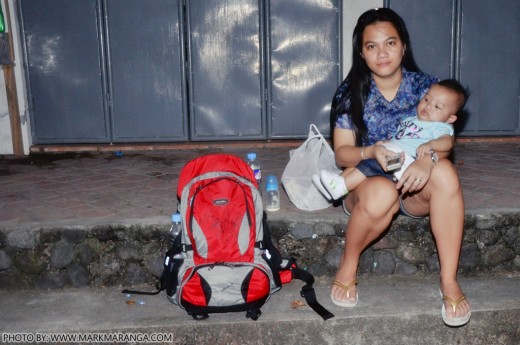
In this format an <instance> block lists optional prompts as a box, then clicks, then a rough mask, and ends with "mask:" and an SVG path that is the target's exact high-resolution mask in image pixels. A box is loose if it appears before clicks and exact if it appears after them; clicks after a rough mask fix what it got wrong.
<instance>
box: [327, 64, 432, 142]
mask: <svg viewBox="0 0 520 345" xmlns="http://www.w3.org/2000/svg"><path fill="white" fill-rule="evenodd" d="M437 81H439V79H438V78H436V77H432V76H430V75H427V74H424V73H418V72H408V71H406V70H405V69H404V68H403V80H402V82H401V85H400V86H399V90H398V91H397V94H396V96H395V98H394V99H393V100H392V101H390V102H389V101H387V100H386V99H385V98H384V97H383V95H382V94H381V92H379V89H378V88H377V86H376V84H375V82H374V79H372V85H371V86H370V92H369V94H368V99H367V102H366V104H365V114H364V119H365V124H366V126H367V131H368V134H367V139H364V141H363V145H373V144H375V142H376V141H378V140H388V139H390V138H391V137H392V135H393V134H394V133H395V132H396V131H397V127H398V126H399V122H401V120H403V119H405V118H407V117H410V116H415V115H416V108H417V104H419V101H420V100H421V98H422V97H423V96H424V95H425V94H426V92H427V91H428V89H429V88H430V86H431V85H432V84H434V83H435V82H437ZM347 86H348V85H347V83H343V84H342V85H340V86H339V87H338V90H337V91H336V94H335V95H334V97H335V98H336V100H337V101H340V99H341V95H342V94H343V93H344V92H345V90H346V89H347ZM341 108H342V109H344V110H345V112H344V113H342V114H339V116H338V118H337V120H336V124H335V126H336V128H344V129H352V124H351V121H350V114H349V113H348V109H349V108H350V99H347V100H346V101H345V102H344V104H343V105H342V107H341Z"/></svg>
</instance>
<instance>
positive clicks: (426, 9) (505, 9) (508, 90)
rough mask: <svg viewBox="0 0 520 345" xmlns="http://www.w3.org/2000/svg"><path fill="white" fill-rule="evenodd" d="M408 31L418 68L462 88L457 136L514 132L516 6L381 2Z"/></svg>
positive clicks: (518, 90)
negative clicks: (465, 89) (466, 93)
mask: <svg viewBox="0 0 520 345" xmlns="http://www.w3.org/2000/svg"><path fill="white" fill-rule="evenodd" d="M386 2H387V5H389V6H390V7H391V8H393V9H395V10H396V11H397V12H398V13H399V14H401V15H402V17H403V19H404V21H405V22H406V25H407V27H408V29H409V31H410V36H411V40H412V46H413V49H414V55H415V57H416V60H417V62H418V64H419V66H420V67H421V68H422V69H423V70H424V71H425V72H428V73H430V74H434V75H437V76H439V77H440V78H448V77H454V78H457V79H460V81H461V82H462V83H463V84H464V85H468V86H469V89H470V92H471V96H470V98H469V100H468V103H467V105H466V109H467V113H468V114H467V115H468V116H467V117H464V118H462V119H459V120H457V122H456V123H455V127H456V128H457V129H458V131H459V132H458V135H459V136H483V135H500V136H507V135H519V134H520V64H519V63H518V57H519V56H520V45H519V44H518V42H520V21H519V20H518V18H520V2H519V1H517V0H504V1H487V0H438V1H415V0H391V1H389V0H387V1H386Z"/></svg>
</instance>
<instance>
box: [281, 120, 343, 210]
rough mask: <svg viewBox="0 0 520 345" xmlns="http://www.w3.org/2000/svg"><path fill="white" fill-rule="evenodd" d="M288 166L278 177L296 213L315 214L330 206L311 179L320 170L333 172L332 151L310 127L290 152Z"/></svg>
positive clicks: (322, 138) (314, 129)
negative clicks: (299, 144)
mask: <svg viewBox="0 0 520 345" xmlns="http://www.w3.org/2000/svg"><path fill="white" fill-rule="evenodd" d="M289 157H290V158H289V163H287V166H286V167H285V170H284V172H283V174H282V185H283V187H284V189H285V191H286V192H287V196H288V197H289V200H291V202H292V203H293V204H294V205H295V206H296V207H297V208H299V209H300V210H305V211H315V210H321V209H325V208H327V207H329V206H330V205H331V203H330V202H329V201H328V200H327V199H326V198H325V197H324V196H323V195H322V194H321V193H320V191H319V190H318V189H317V188H316V187H315V186H314V184H313V183H312V175H313V174H318V173H319V171H320V170H321V169H327V170H330V171H334V172H337V173H338V174H339V173H340V172H341V170H340V169H339V168H338V167H337V166H336V160H335V158H334V151H332V148H331V147H330V145H329V143H328V142H327V141H326V140H325V138H324V137H323V135H322V134H321V133H320V132H319V131H318V128H316V126H315V125H314V124H311V125H310V128H309V136H308V137H307V140H305V142H304V143H303V144H302V145H301V146H300V147H298V148H297V149H294V150H291V151H290V155H289Z"/></svg>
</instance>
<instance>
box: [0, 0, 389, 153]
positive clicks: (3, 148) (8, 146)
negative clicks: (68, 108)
mask: <svg viewBox="0 0 520 345" xmlns="http://www.w3.org/2000/svg"><path fill="white" fill-rule="evenodd" d="M0 1H1V4H2V10H3V13H4V15H5V13H6V11H5V7H4V6H5V3H4V1H5V0H0ZM8 3H9V12H10V17H11V25H12V28H10V31H11V33H12V35H13V41H14V53H15V65H14V67H15V78H16V88H17V90H18V103H19V104H18V107H19V109H20V122H21V125H22V136H23V147H24V152H25V154H29V148H30V145H31V135H30V124H29V116H28V111H27V102H26V92H25V82H24V77H23V68H22V67H23V66H22V55H21V50H20V43H21V42H20V37H19V30H18V20H17V15H16V11H17V8H16V6H15V0H8ZM382 6H383V0H363V1H359V0H343V42H342V44H343V62H342V71H343V77H345V76H346V75H347V73H348V71H349V69H350V64H351V55H352V42H351V38H352V30H353V29H354V26H355V25H356V21H357V18H358V17H359V15H360V14H361V13H363V12H365V11H366V10H368V9H370V8H374V7H382ZM1 76H2V77H0V154H12V153H13V145H12V139H11V125H10V120H9V111H8V107H7V97H6V92H5V79H4V78H3V73H1Z"/></svg>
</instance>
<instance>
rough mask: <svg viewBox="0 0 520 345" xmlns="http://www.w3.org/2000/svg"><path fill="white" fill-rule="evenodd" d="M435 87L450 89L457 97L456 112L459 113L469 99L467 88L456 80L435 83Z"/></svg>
mask: <svg viewBox="0 0 520 345" xmlns="http://www.w3.org/2000/svg"><path fill="white" fill-rule="evenodd" d="M437 85H439V86H442V87H445V88H447V89H450V90H451V91H453V92H455V93H457V94H458V95H459V102H458V106H457V112H459V111H461V110H462V109H463V108H464V106H465V105H466V101H467V100H468V98H469V91H468V89H467V88H465V87H464V86H462V84H461V83H460V82H459V81H458V80H456V79H444V80H441V81H439V82H438V83H437Z"/></svg>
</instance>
